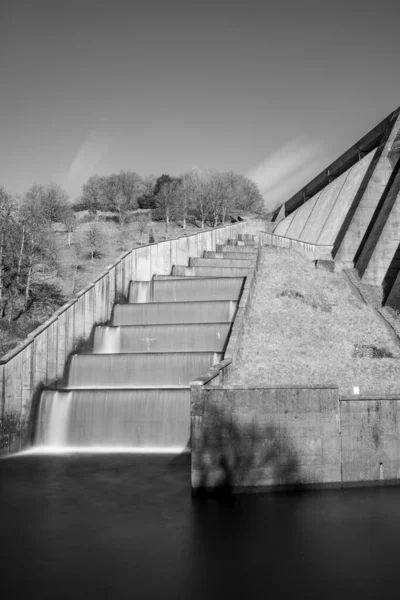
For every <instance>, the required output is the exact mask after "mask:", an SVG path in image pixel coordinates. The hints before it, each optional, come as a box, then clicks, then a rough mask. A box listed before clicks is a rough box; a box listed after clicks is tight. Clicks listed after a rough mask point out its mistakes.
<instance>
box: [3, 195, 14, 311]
mask: <svg viewBox="0 0 400 600" xmlns="http://www.w3.org/2000/svg"><path fill="white" fill-rule="evenodd" d="M13 208H14V207H13V199H12V197H11V195H10V194H8V193H7V192H6V190H5V189H4V187H0V317H3V316H4V312H5V305H6V298H5V290H6V280H5V270H6V268H7V266H8V265H7V263H9V260H7V258H8V256H7V255H8V248H9V243H10V239H9V236H10V229H11V225H12V213H13Z"/></svg>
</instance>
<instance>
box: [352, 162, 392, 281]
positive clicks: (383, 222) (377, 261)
mask: <svg viewBox="0 0 400 600" xmlns="http://www.w3.org/2000/svg"><path fill="white" fill-rule="evenodd" d="M399 244H400V172H399V174H398V176H397V177H396V179H395V181H394V182H393V187H392V189H391V190H390V191H389V193H388V195H387V197H386V199H385V202H384V205H383V207H382V210H381V212H380V214H379V215H378V217H377V220H376V222H375V224H374V227H373V228H372V230H371V233H370V235H369V239H368V240H367V242H366V245H365V247H364V250H363V253H362V254H361V255H360V259H359V262H358V263H357V270H358V272H359V275H360V276H361V278H362V281H363V283H367V284H370V285H381V284H382V282H383V280H384V278H385V275H386V272H387V271H388V268H389V265H390V263H391V261H392V259H393V257H394V255H395V253H396V251H397V248H398V246H399ZM372 248H373V251H372V252H371V250H372Z"/></svg>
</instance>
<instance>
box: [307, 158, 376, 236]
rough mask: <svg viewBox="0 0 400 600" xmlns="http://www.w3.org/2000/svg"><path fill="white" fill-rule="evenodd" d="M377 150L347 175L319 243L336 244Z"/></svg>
mask: <svg viewBox="0 0 400 600" xmlns="http://www.w3.org/2000/svg"><path fill="white" fill-rule="evenodd" d="M375 152H376V150H373V151H372V152H370V153H369V154H368V155H367V156H365V157H364V158H362V159H361V160H360V161H359V162H358V163H356V164H355V165H354V167H352V168H351V169H350V171H349V173H348V176H347V177H346V181H345V183H344V185H343V188H342V189H341V191H340V193H339V196H338V198H337V199H336V202H335V204H334V206H333V208H332V211H331V212H330V214H329V215H328V217H327V219H326V222H325V224H324V227H323V229H322V231H321V233H320V235H319V237H318V240H317V243H318V244H332V245H333V244H334V243H335V240H336V236H337V234H338V232H339V229H340V227H341V225H342V223H343V220H344V218H345V216H346V214H347V212H348V210H349V208H350V206H351V203H352V202H353V200H354V197H355V195H356V193H357V190H358V188H359V187H360V185H361V182H362V180H363V178H364V176H365V173H366V172H367V169H368V167H369V165H370V163H371V161H372V159H373V157H374V156H375Z"/></svg>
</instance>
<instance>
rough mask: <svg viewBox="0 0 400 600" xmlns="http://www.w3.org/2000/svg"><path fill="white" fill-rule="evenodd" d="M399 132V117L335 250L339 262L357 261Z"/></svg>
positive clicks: (382, 190) (388, 174)
mask: <svg viewBox="0 0 400 600" xmlns="http://www.w3.org/2000/svg"><path fill="white" fill-rule="evenodd" d="M399 132H400V116H399V117H397V119H396V121H395V123H394V125H393V127H392V130H391V132H390V134H389V137H388V139H387V142H386V144H385V145H384V147H383V150H382V153H381V155H380V157H379V159H378V161H377V163H376V165H375V168H374V170H373V173H372V175H371V177H370V179H369V182H368V184H367V185H366V188H365V191H364V193H363V194H362V197H361V199H360V202H359V204H358V206H357V208H356V210H355V212H354V215H353V217H352V219H351V221H350V223H349V225H348V228H347V230H346V233H345V235H344V237H343V240H342V241H341V243H340V245H339V247H338V249H337V252H336V255H335V258H336V259H337V260H339V261H340V262H343V263H352V262H353V260H355V259H357V252H358V251H359V249H360V244H361V243H362V241H363V239H364V236H365V234H366V232H367V229H368V227H369V226H370V223H371V220H372V218H373V216H374V213H375V210H376V209H377V207H378V204H379V201H380V199H381V198H382V195H383V193H384V191H385V188H386V185H387V184H388V182H389V179H390V176H391V174H392V172H393V164H392V155H391V151H392V147H393V144H394V142H395V140H396V138H397V136H398V134H399ZM357 260H358V259H357Z"/></svg>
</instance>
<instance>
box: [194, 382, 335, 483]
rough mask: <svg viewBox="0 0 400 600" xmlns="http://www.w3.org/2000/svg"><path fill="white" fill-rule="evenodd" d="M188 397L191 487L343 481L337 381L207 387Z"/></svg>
mask: <svg viewBox="0 0 400 600" xmlns="http://www.w3.org/2000/svg"><path fill="white" fill-rule="evenodd" d="M198 392H199V393H198V395H197V397H192V404H191V427H192V438H191V440H192V441H191V443H192V488H193V490H194V491H195V490H199V489H204V488H232V489H233V490H237V491H240V490H248V489H250V490H251V489H253V488H254V489H264V488H265V489H276V488H278V489H279V488H282V487H291V486H299V485H329V484H340V481H341V470H340V467H341V464H340V436H339V422H338V414H339V396H338V390H337V388H334V387H332V388H327V387H319V386H316V387H311V388H301V387H298V388H284V387H269V388H240V387H239V386H234V387H232V388H229V389H223V388H221V387H214V388H212V387H205V388H203V389H202V390H201V391H200V390H199V391H198Z"/></svg>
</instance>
